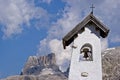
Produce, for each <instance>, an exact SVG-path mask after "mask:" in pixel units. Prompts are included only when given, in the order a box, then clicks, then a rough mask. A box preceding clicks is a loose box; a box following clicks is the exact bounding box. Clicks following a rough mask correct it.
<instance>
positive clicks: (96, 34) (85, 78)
mask: <svg viewBox="0 0 120 80" xmlns="http://www.w3.org/2000/svg"><path fill="white" fill-rule="evenodd" d="M85 44H90V45H91V46H92V51H91V53H92V55H91V56H92V60H90V61H89V60H87V61H85V60H80V55H81V54H82V53H81V52H80V50H81V48H82V46H83V45H85ZM73 46H74V47H73V52H72V58H71V64H70V72H69V80H102V66H101V65H102V63H101V42H100V31H99V30H98V29H97V28H96V27H95V25H87V26H86V27H84V31H83V32H79V33H78V37H77V38H75V39H74V42H73ZM83 56H84V55H83Z"/></svg>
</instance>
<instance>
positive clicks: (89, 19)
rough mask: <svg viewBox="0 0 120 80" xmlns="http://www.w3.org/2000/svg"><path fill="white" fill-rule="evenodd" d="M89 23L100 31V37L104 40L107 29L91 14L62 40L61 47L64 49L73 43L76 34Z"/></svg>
mask: <svg viewBox="0 0 120 80" xmlns="http://www.w3.org/2000/svg"><path fill="white" fill-rule="evenodd" d="M89 22H92V23H94V24H95V25H96V27H98V28H99V29H100V36H101V37H103V38H105V37H107V35H108V33H109V29H108V28H107V27H106V26H105V25H104V24H103V23H101V22H100V21H99V20H98V19H97V18H96V17H95V16H94V15H93V14H91V13H90V14H89V15H88V16H87V17H86V18H85V19H84V20H83V21H82V22H80V23H79V24H78V25H77V26H76V27H75V28H73V29H72V30H71V31H70V32H69V33H68V34H67V35H65V37H64V38H63V47H64V49H65V48H66V46H68V45H69V44H70V43H71V42H73V40H74V38H75V37H76V36H77V34H78V32H79V31H80V30H81V29H82V28H84V27H85V25H87V24H88V23H89Z"/></svg>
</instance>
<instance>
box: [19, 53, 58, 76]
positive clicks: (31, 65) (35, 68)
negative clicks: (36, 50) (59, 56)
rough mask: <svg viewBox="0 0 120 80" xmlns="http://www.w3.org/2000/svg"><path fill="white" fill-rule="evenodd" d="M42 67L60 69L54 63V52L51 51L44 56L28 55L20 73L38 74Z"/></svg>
mask: <svg viewBox="0 0 120 80" xmlns="http://www.w3.org/2000/svg"><path fill="white" fill-rule="evenodd" d="M44 68H51V69H53V70H54V71H60V70H59V67H58V66H57V65H56V58H55V54H54V53H51V54H48V55H46V56H39V57H37V56H30V57H29V58H28V61H27V62H26V64H25V66H24V68H23V71H22V73H21V74H22V75H25V74H27V75H28V74H29V75H30V74H35V75H37V74H40V72H41V71H42V70H43V69H44Z"/></svg>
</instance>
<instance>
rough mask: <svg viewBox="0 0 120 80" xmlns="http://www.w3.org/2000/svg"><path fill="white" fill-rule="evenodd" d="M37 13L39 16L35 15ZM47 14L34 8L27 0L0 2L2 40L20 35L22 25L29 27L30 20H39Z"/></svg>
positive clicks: (1, 0) (4, 0)
mask: <svg viewBox="0 0 120 80" xmlns="http://www.w3.org/2000/svg"><path fill="white" fill-rule="evenodd" d="M38 13H39V16H38V15H37V14H38ZM46 13H47V12H46V11H45V10H44V9H42V8H40V7H35V5H34V3H33V2H28V1H27V0H0V23H1V24H2V31H3V33H4V36H3V38H9V37H11V36H13V35H16V34H20V33H22V31H23V29H24V27H23V26H22V24H26V25H27V26H29V25H30V22H29V21H30V20H31V19H34V18H35V19H40V18H42V16H45V15H46V16H47V14H46Z"/></svg>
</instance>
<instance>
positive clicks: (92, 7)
mask: <svg viewBox="0 0 120 80" xmlns="http://www.w3.org/2000/svg"><path fill="white" fill-rule="evenodd" d="M90 8H91V9H92V11H91V13H92V14H93V9H94V8H95V7H94V5H93V4H92V6H91V7H90Z"/></svg>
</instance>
